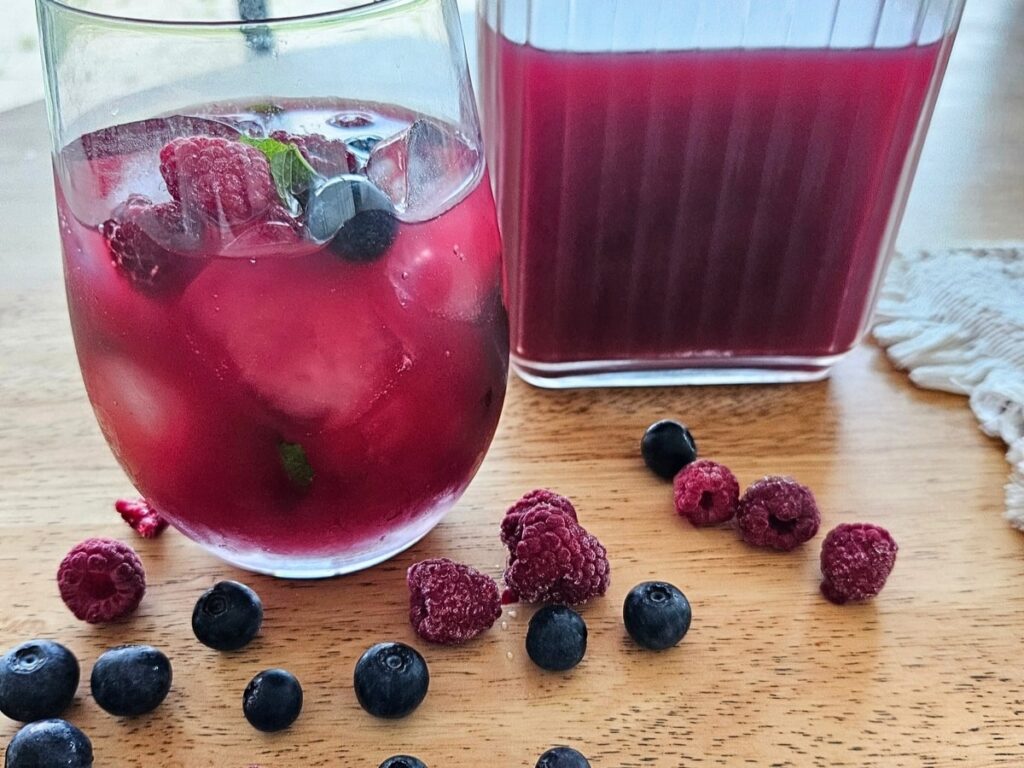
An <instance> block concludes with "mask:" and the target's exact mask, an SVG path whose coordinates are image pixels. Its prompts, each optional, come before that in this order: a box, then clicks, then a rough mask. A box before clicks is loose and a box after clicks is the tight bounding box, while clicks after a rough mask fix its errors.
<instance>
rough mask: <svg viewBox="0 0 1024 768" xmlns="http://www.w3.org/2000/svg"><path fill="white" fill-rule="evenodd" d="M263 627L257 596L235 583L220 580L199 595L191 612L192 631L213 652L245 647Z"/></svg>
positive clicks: (260, 603)
mask: <svg viewBox="0 0 1024 768" xmlns="http://www.w3.org/2000/svg"><path fill="white" fill-rule="evenodd" d="M262 624H263V603H262V602H261V601H260V598H259V595H257V594H256V593H255V592H253V591H252V590H251V589H250V588H249V587H247V586H245V585H244V584H239V583H238V582H237V581H221V582H219V583H217V584H214V585H213V587H212V588H210V589H208V590H207V591H206V592H204V593H203V594H202V596H201V597H200V598H199V600H198V601H197V602H196V607H195V610H193V611H192V631H193V632H194V633H195V635H196V638H197V639H198V640H199V642H201V643H202V644H203V645H205V646H208V647H210V648H213V649H214V650H216V651H237V650H238V649H239V648H244V647H245V646H246V645H248V644H249V643H250V642H251V641H252V639H253V638H254V637H256V635H257V633H259V631H260V626H261V625H262Z"/></svg>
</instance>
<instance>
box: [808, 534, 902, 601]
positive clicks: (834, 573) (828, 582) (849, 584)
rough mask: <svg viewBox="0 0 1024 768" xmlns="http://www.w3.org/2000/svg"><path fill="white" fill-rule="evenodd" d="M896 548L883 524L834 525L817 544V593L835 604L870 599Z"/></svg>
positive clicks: (881, 582) (882, 583)
mask: <svg viewBox="0 0 1024 768" xmlns="http://www.w3.org/2000/svg"><path fill="white" fill-rule="evenodd" d="M898 550H899V547H898V546H896V542H895V541H894V540H893V538H892V536H891V535H890V534H889V532H888V531H887V530H885V528H881V527H879V526H877V525H871V524H870V523H843V524H842V525H837V526H836V527H835V528H833V529H832V530H831V531H829V532H828V535H827V536H826V537H825V541H824V542H822V544H821V574H822V577H823V579H822V582H821V593H822V594H823V595H824V596H825V597H827V598H828V599H829V600H831V601H832V602H833V603H837V604H839V605H842V604H843V603H849V602H855V601H859V600H869V599H871V598H872V597H874V596H875V595H877V594H878V593H879V592H881V591H882V587H884V586H885V580H886V579H888V578H889V574H890V573H892V568H893V566H894V565H895V564H896V552H897V551H898Z"/></svg>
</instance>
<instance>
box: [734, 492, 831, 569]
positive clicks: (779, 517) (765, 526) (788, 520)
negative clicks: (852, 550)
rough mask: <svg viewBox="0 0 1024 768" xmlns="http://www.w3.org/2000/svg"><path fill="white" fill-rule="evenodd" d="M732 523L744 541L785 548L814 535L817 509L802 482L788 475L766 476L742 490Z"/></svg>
mask: <svg viewBox="0 0 1024 768" xmlns="http://www.w3.org/2000/svg"><path fill="white" fill-rule="evenodd" d="M736 524H737V527H738V528H739V532H740V536H742V537H743V540H744V541H745V542H747V543H748V544H752V545H753V546H755V547H767V548H768V549H779V550H782V551H784V552H788V551H789V550H791V549H795V548H796V547H798V546H800V545H801V544H803V543H804V542H805V541H808V540H810V539H812V538H814V535H815V534H816V533H817V532H818V526H820V525H821V513H820V512H818V505H817V503H815V501H814V494H812V493H811V490H810V489H809V488H807V487H806V486H803V485H800V483H798V482H796V481H795V480H793V479H792V478H788V477H766V478H764V479H763V480H758V481H757V482H756V483H754V484H753V485H751V486H750V487H749V488H747V492H746V493H744V494H743V498H742V499H740V503H739V507H737V509H736Z"/></svg>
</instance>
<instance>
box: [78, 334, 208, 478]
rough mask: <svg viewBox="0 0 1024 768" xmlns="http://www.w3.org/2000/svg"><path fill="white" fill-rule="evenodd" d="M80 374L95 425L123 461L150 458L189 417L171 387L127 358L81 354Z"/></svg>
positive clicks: (171, 384) (185, 406) (153, 373)
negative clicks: (97, 422)
mask: <svg viewBox="0 0 1024 768" xmlns="http://www.w3.org/2000/svg"><path fill="white" fill-rule="evenodd" d="M82 373H83V377H84V379H85V384H86V389H87V390H88V392H89V399H90V400H91V401H92V404H93V408H94V409H95V411H96V417H97V419H98V421H99V422H100V426H101V427H102V429H103V432H104V434H105V435H106V436H107V439H108V440H109V441H110V444H111V448H113V450H114V453H115V454H116V455H117V456H118V458H120V459H121V460H122V461H125V460H129V459H131V460H135V459H138V458H140V457H148V458H154V457H155V452H156V451H157V450H158V449H159V448H161V446H166V445H167V443H168V441H171V440H172V439H173V436H174V435H175V433H176V430H177V429H178V425H180V424H181V423H182V420H183V419H186V420H187V418H188V413H189V411H188V406H187V404H186V403H185V400H184V398H183V397H182V395H181V392H179V391H178V389H177V388H176V387H175V386H174V383H172V382H168V381H165V380H164V379H163V378H161V376H160V375H158V374H157V373H156V372H151V371H149V370H147V369H146V368H143V367H142V366H141V365H139V364H137V363H135V362H132V361H131V360H129V359H128V358H127V357H124V356H120V355H109V354H103V353H91V354H90V353H87V354H84V355H83V357H82Z"/></svg>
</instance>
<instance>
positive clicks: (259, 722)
mask: <svg viewBox="0 0 1024 768" xmlns="http://www.w3.org/2000/svg"><path fill="white" fill-rule="evenodd" d="M242 712H243V713H244V714H245V719H246V720H248V721H249V724H250V725H251V726H252V727H253V728H255V729H257V730H259V731H264V732H266V733H273V732H275V731H283V730H284V729H285V728H288V727H289V726H290V725H291V724H292V723H294V722H295V721H296V720H297V719H298V717H299V714H300V713H301V712H302V686H301V685H300V684H299V681H298V679H297V678H296V677H295V675H293V674H292V673H291V672H288V671H287V670H284V669H267V670H264V671H263V672H260V673H259V674H258V675H256V676H255V677H254V678H253V679H252V680H250V681H249V684H248V685H247V686H246V687H245V693H244V694H242Z"/></svg>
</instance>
